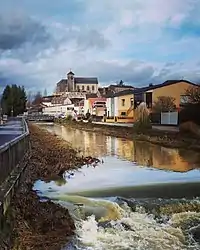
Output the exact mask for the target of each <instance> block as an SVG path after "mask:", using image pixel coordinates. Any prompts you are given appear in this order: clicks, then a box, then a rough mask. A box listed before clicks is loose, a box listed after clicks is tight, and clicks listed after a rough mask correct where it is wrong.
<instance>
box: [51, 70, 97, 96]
mask: <svg viewBox="0 0 200 250" xmlns="http://www.w3.org/2000/svg"><path fill="white" fill-rule="evenodd" d="M97 91H98V79H97V78H96V77H76V76H75V74H74V73H73V72H72V71H70V72H68V73H67V79H61V80H60V81H59V82H58V83H57V84H56V93H57V94H58V93H65V92H86V93H97Z"/></svg>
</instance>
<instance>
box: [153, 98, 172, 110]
mask: <svg viewBox="0 0 200 250" xmlns="http://www.w3.org/2000/svg"><path fill="white" fill-rule="evenodd" d="M174 102H175V98H174V97H171V96H159V97H158V98H157V101H156V102H154V105H153V111H154V112H155V113H161V112H169V111H174V110H175V109H176V105H175V103H174Z"/></svg>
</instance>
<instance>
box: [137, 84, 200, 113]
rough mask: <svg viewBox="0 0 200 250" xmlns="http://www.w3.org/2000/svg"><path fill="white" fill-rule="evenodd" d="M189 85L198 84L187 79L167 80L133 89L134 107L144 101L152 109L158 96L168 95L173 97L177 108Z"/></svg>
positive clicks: (195, 85)
mask: <svg viewBox="0 0 200 250" xmlns="http://www.w3.org/2000/svg"><path fill="white" fill-rule="evenodd" d="M190 87H199V85H197V84H195V83H192V82H190V81H187V80H168V81H165V82H164V83H162V84H156V85H153V84H150V85H149V86H147V87H143V88H138V89H135V90H134V108H136V107H137V106H138V104H139V103H141V102H145V103H146V104H147V107H148V108H149V109H152V107H153V104H154V103H155V102H156V101H157V99H158V97H159V96H169V97H173V98H174V99H175V101H174V104H175V106H176V109H177V110H179V108H180V107H181V105H182V103H183V102H184V100H185V91H186V90H187V89H188V88H190Z"/></svg>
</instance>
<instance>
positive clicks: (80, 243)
mask: <svg viewBox="0 0 200 250" xmlns="http://www.w3.org/2000/svg"><path fill="white" fill-rule="evenodd" d="M41 126H43V128H45V129H47V130H48V131H49V132H51V133H53V134H56V135H58V136H60V137H62V138H63V139H65V140H66V141H67V143H70V144H71V145H72V146H73V147H74V148H76V149H78V150H79V151H80V154H83V155H84V156H89V155H91V156H93V157H97V158H99V159H100V160H101V162H100V163H98V164H96V165H90V166H83V167H82V168H80V169H77V170H74V171H69V172H66V173H65V175H64V177H63V179H60V180H52V181H51V182H48V183H46V182H43V181H41V180H38V181H37V182H36V183H35V185H34V189H35V190H37V193H38V195H39V196H40V197H41V201H45V200H46V199H47V198H48V199H51V200H52V201H54V202H56V203H59V204H60V205H62V206H64V207H66V208H68V209H69V211H70V213H71V215H72V217H73V218H74V221H75V224H76V236H75V238H74V239H73V240H72V242H71V243H70V245H68V246H66V248H65V249H68V250H69V249H80V250H104V249H105V250H106V249H108V250H109V249H110V250H112V249H115V250H129V249H137V250H139V249H141V250H146V249H147V250H161V249H163V250H165V249H166V250H168V249H180V250H182V249H200V245H199V239H200V202H199V201H200V200H199V198H198V197H200V171H199V168H200V154H198V153H194V152H192V151H186V150H178V149H168V148H165V147H161V146H158V145H153V144H149V143H145V142H139V141H131V140H126V139H121V138H115V137H109V136H105V135H102V134H98V133H93V132H85V131H81V130H77V129H72V128H66V127H64V126H61V125H41ZM122 129H123V128H122ZM66 161H67V159H66ZM194 232H195V233H196V235H195V233H194ZM197 233H199V235H197Z"/></svg>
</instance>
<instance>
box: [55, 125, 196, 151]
mask: <svg viewBox="0 0 200 250" xmlns="http://www.w3.org/2000/svg"><path fill="white" fill-rule="evenodd" d="M56 122H57V123H59V124H62V125H64V126H69V127H73V128H77V129H80V130H85V131H92V132H97V133H102V134H104V135H108V136H115V137H120V138H126V139H130V140H133V139H135V140H139V141H147V142H150V143H153V144H158V145H161V146H165V147H169V148H183V149H190V150H195V151H200V140H199V138H195V137H194V136H192V135H191V134H186V133H181V132H174V131H163V130H158V129H149V130H146V131H143V132H136V131H134V129H133V127H121V126H114V125H113V126H107V125H103V124H94V123H84V122H76V121H67V120H57V121H56Z"/></svg>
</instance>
